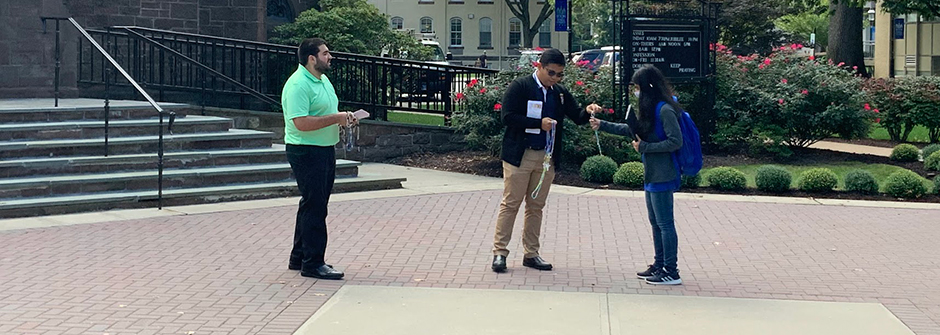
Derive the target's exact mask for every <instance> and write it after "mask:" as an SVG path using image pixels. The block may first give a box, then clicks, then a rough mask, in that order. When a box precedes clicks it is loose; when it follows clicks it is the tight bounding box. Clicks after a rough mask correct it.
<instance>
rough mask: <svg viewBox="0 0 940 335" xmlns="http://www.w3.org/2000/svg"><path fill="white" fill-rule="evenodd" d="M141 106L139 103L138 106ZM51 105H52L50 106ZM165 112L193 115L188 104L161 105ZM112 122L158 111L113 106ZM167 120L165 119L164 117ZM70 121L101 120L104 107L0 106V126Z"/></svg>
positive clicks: (148, 116) (149, 116)
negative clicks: (3, 124)
mask: <svg viewBox="0 0 940 335" xmlns="http://www.w3.org/2000/svg"><path fill="white" fill-rule="evenodd" d="M138 105H140V104H138ZM50 106H52V105H50ZM160 107H161V108H163V110H164V111H172V112H174V113H176V119H177V120H179V119H181V118H185V117H186V115H187V114H193V111H194V109H193V107H191V106H189V105H187V104H177V103H165V102H164V103H160ZM110 110H111V120H122V119H124V120H131V119H149V118H154V117H157V116H158V114H157V110H156V109H154V108H153V107H151V106H150V105H146V106H117V105H115V106H112V107H111V108H110ZM165 118H168V117H165ZM70 120H104V104H103V103H102V104H101V105H99V106H94V107H36V106H33V105H29V104H23V105H10V104H0V123H31V122H61V121H70Z"/></svg>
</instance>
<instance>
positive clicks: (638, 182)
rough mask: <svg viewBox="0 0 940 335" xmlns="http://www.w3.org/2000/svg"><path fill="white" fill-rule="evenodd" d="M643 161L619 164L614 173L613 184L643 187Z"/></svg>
mask: <svg viewBox="0 0 940 335" xmlns="http://www.w3.org/2000/svg"><path fill="white" fill-rule="evenodd" d="M643 181H644V177H643V163H640V162H628V163H623V164H622V165H620V168H619V169H617V172H616V173H614V184H617V185H620V186H626V187H643Z"/></svg>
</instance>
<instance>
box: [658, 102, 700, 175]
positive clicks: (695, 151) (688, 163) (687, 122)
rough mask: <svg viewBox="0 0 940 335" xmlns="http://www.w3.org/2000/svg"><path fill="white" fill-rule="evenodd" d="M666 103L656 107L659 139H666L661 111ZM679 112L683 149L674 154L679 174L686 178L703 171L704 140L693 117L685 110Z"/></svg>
mask: <svg viewBox="0 0 940 335" xmlns="http://www.w3.org/2000/svg"><path fill="white" fill-rule="evenodd" d="M665 104H666V103H665V102H660V103H659V104H658V105H656V123H657V125H656V135H658V136H659V138H662V139H665V138H666V131H665V130H663V126H662V121H661V120H662V119H661V118H660V111H661V110H662V109H663V105H665ZM678 112H679V130H680V131H682V147H680V148H679V150H678V151H676V152H674V153H673V154H672V157H673V160H675V161H676V165H677V166H678V167H679V172H680V173H681V174H683V175H686V176H694V175H697V174H698V173H699V171H701V170H702V140H701V138H700V137H699V134H698V128H697V127H695V122H692V117H691V116H690V115H689V113H688V112H686V111H684V110H681V109H680V110H678Z"/></svg>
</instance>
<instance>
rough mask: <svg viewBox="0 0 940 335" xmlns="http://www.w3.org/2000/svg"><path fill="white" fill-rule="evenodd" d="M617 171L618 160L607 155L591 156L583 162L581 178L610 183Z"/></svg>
mask: <svg viewBox="0 0 940 335" xmlns="http://www.w3.org/2000/svg"><path fill="white" fill-rule="evenodd" d="M616 172H617V162H614V160H613V159H611V158H610V157H607V156H591V157H588V159H587V160H585V161H584V164H581V178H582V179H584V180H586V181H589V182H595V183H609V182H610V181H611V180H612V179H613V177H614V173H616Z"/></svg>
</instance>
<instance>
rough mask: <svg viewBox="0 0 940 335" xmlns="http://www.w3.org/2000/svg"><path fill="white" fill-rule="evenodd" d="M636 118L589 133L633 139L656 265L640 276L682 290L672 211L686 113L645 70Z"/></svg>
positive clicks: (638, 84)
mask: <svg viewBox="0 0 940 335" xmlns="http://www.w3.org/2000/svg"><path fill="white" fill-rule="evenodd" d="M632 83H633V88H634V94H635V95H636V96H637V98H638V99H639V108H637V109H635V111H636V112H634V113H630V114H629V115H627V123H626V124H617V123H611V122H607V121H601V120H598V119H596V118H594V117H591V120H590V122H591V128H594V130H601V131H604V132H608V133H611V134H616V135H622V136H626V137H629V138H631V139H633V148H634V149H636V151H637V152H639V153H640V154H641V155H642V157H643V168H644V170H645V171H644V185H643V189H644V190H645V191H646V209H647V213H648V214H649V220H650V224H651V225H652V228H653V247H654V250H655V257H654V260H653V264H651V265H649V267H648V268H647V269H646V270H644V271H641V272H638V273H637V274H636V275H637V277H638V278H640V279H645V280H646V282H647V283H649V284H653V285H679V284H681V283H682V279H681V278H680V277H679V270H678V268H677V266H676V258H677V256H676V255H677V250H678V246H677V244H678V236H677V235H676V225H675V220H674V215H673V214H674V211H673V193H674V192H675V191H677V190H678V189H679V186H680V185H681V183H682V180H681V177H680V168H679V164H678V163H677V161H676V153H677V152H678V151H679V149H680V148H681V147H682V146H683V134H682V130H681V129H680V126H679V124H680V122H681V121H682V117H683V115H682V114H681V113H684V112H681V111H682V109H681V108H680V107H679V105H678V103H676V102H675V100H674V99H673V91H672V87H670V85H669V83H667V82H666V78H665V77H664V76H663V74H662V72H660V71H659V69H657V68H656V67H655V66H653V65H650V64H647V65H644V66H643V67H641V68H640V69H638V70H637V71H636V72H635V73H634V74H633V79H632Z"/></svg>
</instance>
